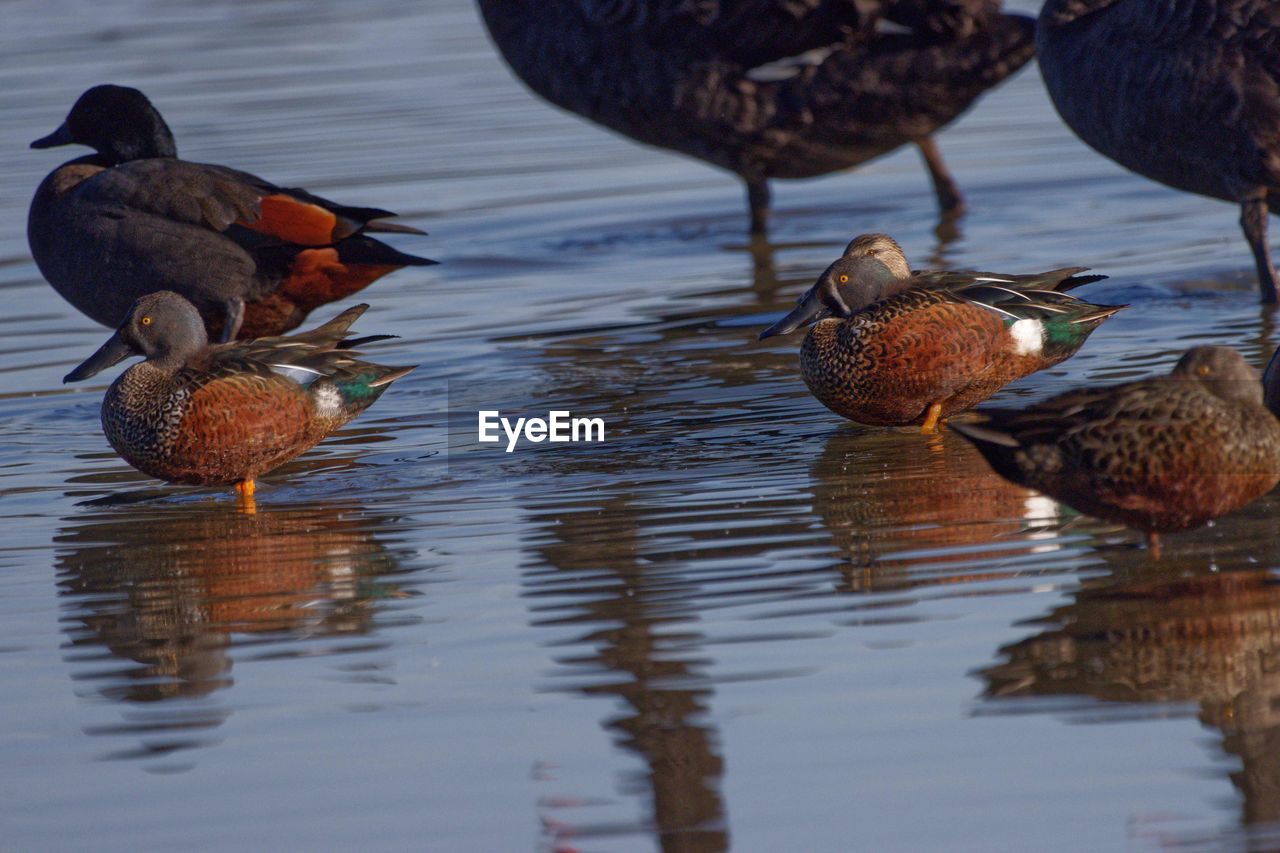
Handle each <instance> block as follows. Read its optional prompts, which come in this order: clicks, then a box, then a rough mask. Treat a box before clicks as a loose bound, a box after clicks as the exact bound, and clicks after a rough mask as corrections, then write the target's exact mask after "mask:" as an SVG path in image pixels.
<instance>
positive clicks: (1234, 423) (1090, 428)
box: [952, 346, 1280, 556]
mask: <svg viewBox="0 0 1280 853" xmlns="http://www.w3.org/2000/svg"><path fill="white" fill-rule="evenodd" d="M1274 362H1275V359H1273V365H1274ZM1267 381H1268V383H1269V384H1268V388H1267V392H1268V396H1269V397H1272V398H1273V399H1274V398H1275V397H1276V395H1277V392H1280V368H1277V369H1276V370H1274V371H1273V370H1271V369H1269V370H1268V380H1267ZM978 413H979V414H980V415H982V416H984V418H985V421H984V422H983V423H980V424H954V425H953V426H952V429H954V430H955V431H956V432H958V433H960V434H961V435H963V436H964V437H965V438H967V439H968V440H969V441H971V442H972V443H973V444H974V446H975V447H977V448H978V450H979V451H980V452H981V453H982V455H983V456H985V457H986V459H987V461H988V462H989V463H990V464H991V467H992V468H994V469H995V471H996V473H998V474H1000V475H1001V476H1002V477H1004V478H1005V479H1007V480H1010V481H1011V482H1014V483H1017V484H1019V485H1022V486H1028V487H1030V488H1033V489H1037V490H1039V491H1041V492H1044V493H1045V494H1047V495H1049V496H1050V497H1052V498H1054V499H1055V500H1058V501H1061V502H1062V503H1065V504H1067V505H1069V506H1071V507H1074V508H1075V509H1077V510H1079V511H1080V512H1083V513H1087V514H1088V515H1093V516H1097V517H1098V518H1103V519H1108V520H1110V521H1118V522H1120V523H1122V524H1124V525H1127V526H1128V527H1132V528H1136V529H1138V530H1141V531H1144V532H1145V533H1146V534H1147V542H1148V545H1149V546H1150V548H1151V549H1152V552H1153V556H1159V534H1160V533H1172V532H1175V531H1179V530H1186V529H1188V528H1191V527H1197V526H1199V525H1201V524H1204V523H1205V522H1206V521H1209V520H1210V519H1213V518H1217V517H1218V516H1220V515H1224V514H1226V513H1228V512H1231V511H1232V510H1235V509H1239V508H1240V507H1242V506H1244V505H1245V504H1247V503H1249V502H1250V501H1252V500H1254V499H1255V498H1258V497H1260V496H1262V495H1264V494H1266V493H1267V492H1269V491H1271V489H1272V488H1274V487H1275V485H1276V483H1277V482H1280V421H1278V420H1277V419H1276V417H1275V415H1274V414H1272V412H1271V411H1270V410H1268V408H1267V407H1266V405H1264V402H1263V385H1262V383H1260V382H1259V381H1258V371H1256V370H1255V369H1253V368H1252V367H1250V366H1249V365H1248V364H1246V363H1245V361H1244V359H1243V358H1241V357H1240V354H1239V353H1237V352H1236V351H1235V350H1233V349H1231V348H1229V347H1212V346H1201V347H1195V348H1193V349H1190V350H1188V351H1187V352H1186V353H1185V354H1184V355H1183V356H1182V358H1181V359H1180V360H1179V361H1178V363H1177V365H1176V366H1175V367H1174V368H1173V370H1172V371H1171V372H1170V373H1169V374H1168V375H1166V376H1163V377H1157V378H1151V379H1142V380H1139V381H1136V382H1125V383H1122V384H1119V385H1110V386H1104V387H1100V388H1081V389H1078V390H1075V391H1068V392H1067V393H1065V394H1061V395H1059V396H1057V397H1053V398H1051V399H1049V400H1045V401H1044V402H1042V403H1038V404H1036V405H1034V406H1031V407H1029V408H1027V409H1025V410H1021V411H1017V410H1012V409H995V408H982V409H979V410H978Z"/></svg>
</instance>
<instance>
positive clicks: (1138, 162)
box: [1036, 0, 1280, 303]
mask: <svg viewBox="0 0 1280 853" xmlns="http://www.w3.org/2000/svg"><path fill="white" fill-rule="evenodd" d="M1036 42H1037V46H1038V49H1039V64H1040V73H1041V75H1042V76H1043V77H1044V82H1045V86H1046V88H1047V89H1048V90H1049V96H1050V98H1051V99H1052V101H1053V104H1054V106H1055V107H1056V108H1057V111H1058V114H1059V115H1060V116H1062V119H1063V121H1064V122H1066V124H1067V126H1068V127H1070V128H1071V130H1072V131H1074V132H1075V134H1076V135H1077V136H1079V137H1080V138H1081V139H1082V140H1083V141H1084V142H1085V143H1087V144H1088V145H1090V146H1091V147H1092V148H1094V149H1095V150H1097V151H1098V152H1100V153H1101V154H1103V155H1104V156H1106V157H1109V158H1111V159H1112V160H1114V161H1115V162H1117V163H1119V164H1120V165H1121V166H1123V167H1125V168H1126V169H1129V170H1130V171H1132V172H1136V173H1137V174H1139V175H1142V176H1143V177H1146V178H1150V179H1151V180H1153V181H1158V182H1159V183H1162V184H1165V185H1166V186H1170V187H1173V188H1174V189H1179V190H1183V191H1185V192H1190V193H1196V194H1198V195H1203V196H1208V197H1210V198H1216V199H1221V200H1223V201H1229V202H1233V203H1234V204H1236V205H1238V206H1239V207H1240V227H1241V230H1242V231H1243V232H1244V238H1245V241H1246V242H1247V243H1248V244H1249V248H1250V250H1251V251H1252V253H1253V258H1254V264H1255V266H1256V267H1257V275H1258V285H1259V292H1260V295H1261V298H1262V301H1263V302H1267V303H1274V302H1276V300H1277V293H1278V288H1277V278H1276V269H1275V265H1274V263H1273V262H1272V258H1271V252H1270V248H1269V246H1268V243H1267V217H1268V214H1269V213H1270V212H1274V211H1276V209H1277V207H1278V206H1280V63H1277V61H1276V55H1277V53H1280V5H1277V4H1276V3H1275V2H1273V0H1048V2H1046V3H1045V4H1044V7H1043V8H1042V9H1041V11H1040V17H1039V20H1038V23H1037V28H1036Z"/></svg>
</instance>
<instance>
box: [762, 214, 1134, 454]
mask: <svg viewBox="0 0 1280 853" xmlns="http://www.w3.org/2000/svg"><path fill="white" fill-rule="evenodd" d="M1084 271H1085V268H1084V267H1068V268H1065V269H1058V270H1050V271H1049V272H1042V273H1034V274H1031V275H1003V274H999V273H984V272H947V271H923V272H912V271H911V269H910V268H909V267H908V266H907V259H906V256H905V255H904V254H903V252H902V248H901V247H900V246H899V245H898V244H897V243H896V242H895V241H894V240H893V239H892V238H890V237H889V236H887V235H885V234H863V235H862V236H860V237H857V238H855V239H854V240H853V242H851V243H850V244H849V245H848V247H846V248H845V251H844V255H843V256H841V258H840V259H839V260H837V261H836V262H835V263H833V264H832V265H831V266H829V267H827V269H826V270H825V271H824V272H823V273H822V275H821V276H820V277H819V278H818V281H817V283H816V284H814V286H813V287H811V288H809V290H808V291H807V292H806V293H805V294H804V295H803V296H801V297H800V300H799V302H798V304H797V305H796V307H795V309H793V310H792V311H791V313H790V314H787V315H786V316H785V317H783V318H782V319H781V320H779V321H778V322H776V323H774V324H773V325H772V326H770V327H769V328H767V329H765V330H764V331H763V332H761V333H760V339H761V340H763V339H765V338H768V337H771V336H773V335H785V334H789V333H790V332H794V331H795V330H796V329H800V328H803V327H806V326H812V328H811V329H810V331H809V334H808V335H806V336H805V339H804V344H803V345H802V346H801V348H800V372H801V375H802V376H803V377H804V381H805V384H806V385H808V386H809V390H810V391H811V392H812V393H813V395H814V396H815V397H817V398H818V401H819V402H821V403H822V404H823V405H824V406H826V407H827V408H828V409H830V410H831V411H833V412H835V413H836V414H838V415H841V416H843V417H846V418H848V419H849V420H852V421H857V422H858V423H862V424H869V425H872V426H906V425H910V424H920V425H921V432H924V433H931V432H934V431H935V430H936V428H937V425H938V423H939V421H940V420H942V419H944V418H947V417H949V416H951V415H952V414H955V413H956V412H960V411H964V410H965V409H968V408H970V407H972V406H975V405H977V404H978V403H980V402H982V401H983V400H985V399H987V398H988V397H990V396H991V395H992V394H994V393H995V392H996V391H999V390H1000V389H1001V388H1003V387H1004V386H1005V385H1007V384H1009V383H1010V382H1012V381H1013V380H1015V379H1020V378H1022V377H1023V376H1026V375H1028V374H1030V373H1034V372H1035V371H1037V370H1042V369H1044V368H1046V367H1050V366H1052V365H1055V364H1057V363H1058V362H1060V361H1063V360H1065V359H1067V358H1069V357H1071V356H1072V355H1074V354H1075V353H1076V350H1078V349H1080V347H1081V345H1083V344H1084V342H1085V340H1086V339H1087V338H1088V337H1089V334H1090V333H1091V332H1092V331H1093V330H1094V329H1096V328H1097V327H1098V325H1099V324H1101V323H1102V321H1103V320H1105V319H1107V318H1108V317H1110V316H1111V315H1112V314H1114V313H1116V312H1117V311H1119V310H1120V309H1121V308H1123V307H1124V306H1123V305H1094V304H1092V303H1089V302H1085V301H1084V300H1082V299H1078V298H1076V297H1074V296H1070V295H1068V294H1066V293H1064V292H1063V291H1066V290H1070V289H1071V288H1073V287H1078V286H1080V285H1082V284H1088V283H1089V282H1093V281H1098V280H1100V279H1103V278H1106V276H1101V275H1086V276H1082V275H1077V273H1081V272H1084Z"/></svg>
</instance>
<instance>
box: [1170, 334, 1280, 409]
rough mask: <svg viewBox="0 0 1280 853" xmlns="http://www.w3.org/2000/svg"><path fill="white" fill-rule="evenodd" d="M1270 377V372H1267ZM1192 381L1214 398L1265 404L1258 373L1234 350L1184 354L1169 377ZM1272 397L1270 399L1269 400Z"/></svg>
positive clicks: (1204, 349) (1199, 350)
mask: <svg viewBox="0 0 1280 853" xmlns="http://www.w3.org/2000/svg"><path fill="white" fill-rule="evenodd" d="M1267 373H1268V375H1270V373H1271V368H1267ZM1169 375H1170V376H1176V377H1178V378H1180V379H1193V380H1195V381H1197V382H1199V383H1200V384H1202V385H1204V386H1205V387H1206V388H1207V389H1208V390H1209V392H1210V393H1211V394H1213V395H1214V396H1215V397H1218V398H1220V399H1223V400H1227V401H1229V402H1233V403H1262V401H1263V394H1262V382H1260V381H1259V379H1260V377H1259V376H1258V371H1257V370H1255V369H1254V368H1253V367H1250V366H1249V364H1248V363H1247V362H1246V361H1245V360H1244V358H1243V357H1241V355H1240V353H1238V352H1236V351H1235V350H1234V349H1232V348H1231V347H1211V346H1202V347H1192V348H1191V349H1189V350H1187V351H1186V352H1185V353H1183V354H1182V358H1180V359H1178V363H1177V364H1176V365H1174V367H1173V370H1172V371H1171V372H1170V374H1169ZM1269 397H1270V395H1268V398H1269Z"/></svg>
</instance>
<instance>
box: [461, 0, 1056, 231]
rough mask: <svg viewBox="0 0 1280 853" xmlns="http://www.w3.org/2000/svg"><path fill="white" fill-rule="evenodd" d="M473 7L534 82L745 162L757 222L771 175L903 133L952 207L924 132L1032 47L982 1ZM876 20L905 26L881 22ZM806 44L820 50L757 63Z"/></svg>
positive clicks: (632, 1)
mask: <svg viewBox="0 0 1280 853" xmlns="http://www.w3.org/2000/svg"><path fill="white" fill-rule="evenodd" d="M479 4H480V9H481V11H482V13H483V14H484V18H485V21H486V23H487V24H488V27H489V31H490V33H491V35H492V36H493V39H494V42H495V43H496V44H497V46H498V49H499V50H500V51H501V52H502V54H503V56H504V57H505V58H506V59H507V62H508V63H509V64H510V65H511V67H512V69H513V70H514V71H515V73H516V74H517V76H519V77H520V78H521V79H522V80H523V81H524V82H525V83H526V84H527V85H528V86H529V87H530V88H531V89H532V90H533V91H534V92H536V93H537V94H539V95H541V96H542V97H544V98H546V99H547V100H548V101H551V102H552V103H553V104H556V105H557V106H560V107H563V108H564V109H566V110H570V111H572V112H575V113H577V114H579V115H582V116H584V117H586V118H588V119H591V120H592V121H595V122H597V123H599V124H602V125H604V126H605V127H608V128H611V129H613V130H615V131H617V132H619V133H622V134H624V135H626V136H629V137H631V138H633V139H635V140H637V141H639V142H643V143H647V144H650V145H656V146H660V147H663V148H670V149H673V150H676V151H679V152H681V153H684V154H687V155H690V156H693V157H697V158H699V159H701V160H705V161H707V162H708V163H711V164H713V165H716V166H719V167H721V168H724V169H727V170H729V171H731V172H734V173H736V174H738V175H740V176H741V177H742V179H743V180H744V181H745V182H746V183H747V186H748V191H749V193H750V197H751V202H752V226H753V230H757V231H761V230H763V229H764V223H765V217H766V216H767V207H768V195H767V185H766V181H767V180H768V179H770V178H808V177H813V176H816V175H823V174H827V173H829V172H833V171H838V170H841V169H848V168H851V167H853V166H857V165H858V164H860V163H863V162H865V161H867V160H869V159H871V158H873V157H876V156H879V155H881V154H884V153H886V152H888V151H892V150H893V149H895V148H897V147H899V146H901V145H903V144H905V143H908V142H915V143H917V144H919V145H920V146H921V150H922V151H923V153H924V154H925V159H926V163H927V164H928V166H929V168H930V171H931V173H932V174H933V177H934V181H935V186H936V189H937V191H938V196H939V201H940V203H941V204H942V206H943V207H944V208H958V207H959V206H960V205H961V203H962V202H961V199H960V196H959V192H958V190H956V188H955V186H954V183H953V182H952V181H951V178H950V175H948V174H947V173H946V169H945V167H944V166H943V164H942V161H941V159H940V158H939V157H938V154H937V151H936V149H935V148H934V147H933V143H932V140H931V139H930V135H931V134H933V133H934V132H935V131H937V130H938V129H939V128H941V127H943V126H944V125H946V124H947V123H948V122H950V121H951V120H953V119H954V118H956V117H957V116H958V115H960V114H961V113H962V112H963V111H964V110H965V109H967V108H968V107H969V106H970V104H972V103H973V101H974V100H975V99H976V98H977V97H978V96H979V95H981V94H982V93H983V92H985V91H986V90H987V89H989V88H990V87H992V86H994V85H995V84H997V83H999V82H1000V81H1002V80H1003V79H1005V78H1006V77H1007V76H1009V75H1010V74H1012V73H1013V72H1014V71H1016V70H1017V69H1018V68H1019V67H1021V66H1022V65H1023V64H1024V63H1025V62H1026V61H1027V60H1028V59H1030V58H1031V55H1032V53H1033V46H1032V24H1031V21H1030V20H1029V19H1027V18H1024V17H1021V16H1013V15H1002V14H999V13H998V12H997V11H996V9H997V6H998V4H996V3H992V2H988V0H967V2H966V0H955V2H938V0H934V2H925V0H911V1H910V2H909V1H908V0H899V2H897V3H893V2H879V1H878V0H856V2H855V0H771V1H770V0H751V2H746V0H743V2H730V0H722V2H716V0H705V2H698V3H690V2H682V0H648V2H644V0H615V2H608V0H479ZM882 20H894V21H895V22H897V23H905V24H906V25H907V26H910V27H913V29H910V30H904V31H901V32H888V33H881V32H878V31H877V24H878V23H879V22H881V21H882ZM899 29H902V28H901V27H899ZM809 51H816V52H817V53H816V54H814V56H812V57H810V59H812V60H815V61H807V62H806V61H798V62H796V63H795V64H794V65H792V66H790V67H786V68H785V70H784V71H783V73H782V74H780V75H779V74H773V75H770V74H766V73H762V72H763V69H762V66H767V65H770V64H772V63H784V64H785V63H786V62H787V61H788V60H790V59H791V58H794V57H798V56H799V55H800V54H804V53H806V52H809ZM775 70H776V69H775ZM776 77H781V79H773V78H776Z"/></svg>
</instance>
